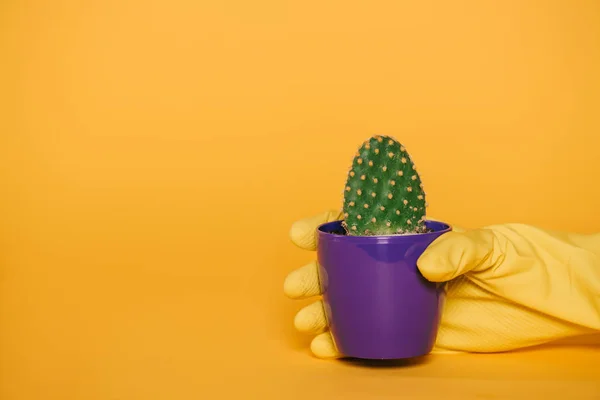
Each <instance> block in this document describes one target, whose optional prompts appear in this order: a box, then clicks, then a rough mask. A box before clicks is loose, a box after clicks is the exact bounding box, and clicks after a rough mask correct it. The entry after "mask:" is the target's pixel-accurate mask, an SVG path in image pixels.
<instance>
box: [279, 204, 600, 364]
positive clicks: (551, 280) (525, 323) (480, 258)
mask: <svg viewBox="0 0 600 400" xmlns="http://www.w3.org/2000/svg"><path fill="white" fill-rule="evenodd" d="M340 218H341V215H340V213H339V212H337V211H328V212H324V213H322V214H319V215H316V216H313V217H310V218H307V219H304V220H301V221H298V222H296V223H294V224H293V226H292V228H291V231H290V236H291V240H292V242H293V243H295V244H296V245H297V246H298V247H300V248H302V249H305V250H310V251H314V250H316V243H315V229H316V227H317V226H318V225H320V224H321V223H325V222H329V221H333V220H337V219H340ZM418 267H419V270H420V271H421V273H422V274H423V276H424V277H425V278H426V279H428V280H430V281H433V282H447V283H446V284H445V291H446V302H445V305H444V309H443V312H442V319H441V325H440V329H439V333H438V337H437V341H436V345H435V347H434V350H433V353H443V352H499V351H508V350H515V349H519V348H524V347H528V346H533V345H538V344H542V343H547V342H550V341H554V340H558V339H563V338H567V337H572V336H577V335H583V334H588V333H596V332H600V235H580V234H570V233H560V232H550V231H546V230H542V229H539V228H536V227H532V226H528V225H523V224H505V225H494V226H489V227H484V228H481V229H475V230H470V231H464V230H462V229H457V228H454V229H453V231H452V232H449V233H447V234H445V235H442V236H441V237H440V238H438V239H437V240H436V241H434V242H433V243H432V244H431V245H430V246H429V248H428V249H427V250H426V251H425V252H424V253H423V255H422V256H421V258H420V259H419V261H418ZM284 292H285V294H286V295H287V296H288V297H290V298H292V299H304V298H311V297H316V296H319V295H320V294H321V293H320V291H319V276H318V268H317V264H316V261H313V262H311V263H310V264H308V265H306V266H304V267H301V268H299V269H297V270H294V271H292V272H291V273H290V274H289V275H288V276H287V278H286V280H285V284H284ZM294 324H295V327H296V328H297V329H298V330H299V331H301V332H305V333H309V334H313V335H315V338H314V339H313V341H312V343H311V350H312V352H313V353H314V354H315V355H316V356H317V357H320V358H339V357H343V356H344V355H343V354H340V353H339V352H338V350H337V349H336V347H335V344H334V341H333V339H332V337H331V335H330V333H329V331H328V328H327V322H326V319H325V313H324V311H323V303H322V301H321V300H316V301H315V302H313V303H312V304H310V305H308V306H307V307H304V308H303V309H301V310H300V311H299V312H298V313H297V314H296V317H295V320H294Z"/></svg>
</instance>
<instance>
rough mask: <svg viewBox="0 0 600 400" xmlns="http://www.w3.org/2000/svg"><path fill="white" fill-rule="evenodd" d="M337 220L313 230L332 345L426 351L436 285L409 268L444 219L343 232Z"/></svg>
mask: <svg viewBox="0 0 600 400" xmlns="http://www.w3.org/2000/svg"><path fill="white" fill-rule="evenodd" d="M341 222H342V221H334V222H329V223H326V224H323V225H321V226H319V227H318V230H317V258H318V262H319V273H320V278H321V290H322V293H323V303H324V304H325V314H326V317H327V320H328V323H329V327H330V330H331V334H332V336H333V339H334V341H335V344H336V346H337V347H338V350H339V351H340V352H341V353H342V354H344V356H347V357H353V358H363V359H401V358H412V357H418V356H423V355H426V354H428V353H429V352H430V351H431V349H432V348H433V346H434V344H435V339H436V336H437V332H438V325H439V320H440V316H441V307H442V301H443V289H442V287H441V285H439V284H436V283H432V282H429V281H427V280H426V279H425V278H424V277H423V276H422V275H421V273H420V272H419V270H418V268H417V260H418V258H419V257H420V256H421V254H422V253H423V251H424V250H425V249H426V248H427V246H429V244H431V242H433V240H434V239H436V238H438V237H439V236H440V235H443V234H444V233H446V232H449V231H450V230H451V227H450V226H449V225H448V224H445V223H442V222H434V221H426V224H427V226H428V227H429V228H430V230H431V232H428V233H423V234H414V235H391V236H349V235H345V232H344V229H343V227H342V225H341Z"/></svg>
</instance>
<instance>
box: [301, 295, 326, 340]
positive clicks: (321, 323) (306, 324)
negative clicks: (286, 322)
mask: <svg viewBox="0 0 600 400" xmlns="http://www.w3.org/2000/svg"><path fill="white" fill-rule="evenodd" d="M294 326H295V327H296V329H298V330H299V331H300V332H305V333H323V332H325V331H326V330H327V318H326V317H325V311H324V309H323V302H322V301H321V300H318V301H315V302H314V303H312V304H309V305H308V306H306V307H304V308H303V309H301V310H300V311H298V313H297V314H296V317H295V318H294Z"/></svg>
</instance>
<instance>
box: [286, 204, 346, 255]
mask: <svg viewBox="0 0 600 400" xmlns="http://www.w3.org/2000/svg"><path fill="white" fill-rule="evenodd" d="M341 218H342V215H341V212H340V211H338V210H329V211H325V212H322V213H320V214H317V215H313V216H311V217H308V218H304V219H301V220H300V221H296V222H294V223H293V224H292V228H291V229H290V238H291V240H292V242H293V243H294V244H295V245H296V246H298V247H300V248H301V249H304V250H315V249H316V240H315V238H316V236H315V231H316V229H317V227H318V226H319V225H321V224H324V223H326V222H332V221H336V220H338V219H341Z"/></svg>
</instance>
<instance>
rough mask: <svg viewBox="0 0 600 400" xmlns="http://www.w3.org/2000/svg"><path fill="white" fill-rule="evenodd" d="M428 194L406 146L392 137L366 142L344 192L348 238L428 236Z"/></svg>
mask: <svg viewBox="0 0 600 400" xmlns="http://www.w3.org/2000/svg"><path fill="white" fill-rule="evenodd" d="M426 206H427V204H426V202H425V192H424V191H423V184H422V182H421V178H420V176H419V174H418V173H417V170H416V167H415V164H414V162H413V161H412V159H411V157H410V155H409V154H408V153H407V152H406V149H405V148H404V146H403V145H402V144H401V143H399V142H398V141H397V140H395V139H394V138H393V137H390V136H382V135H376V136H373V137H371V138H370V139H368V140H367V141H365V142H364V143H363V144H362V146H361V147H360V149H359V150H358V152H357V153H356V155H355V157H354V160H353V162H352V167H351V169H350V171H349V172H348V178H347V181H346V186H345V190H344V206H343V213H344V219H343V222H342V224H343V226H344V229H345V230H346V233H347V234H348V235H354V236H367V235H396V234H411V233H424V232H427V228H426V226H425V209H426Z"/></svg>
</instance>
